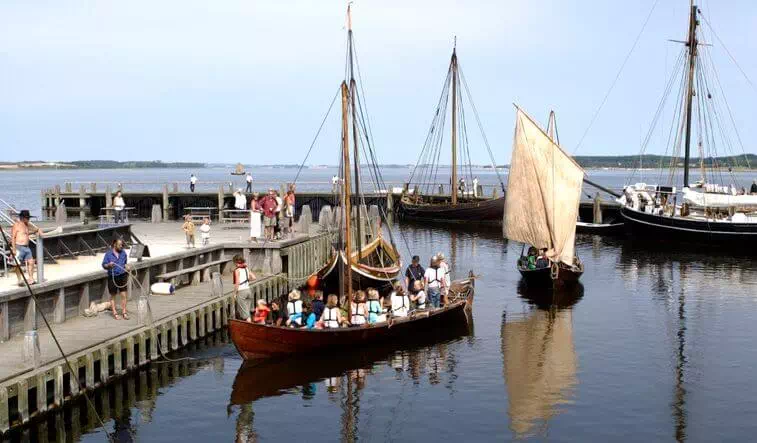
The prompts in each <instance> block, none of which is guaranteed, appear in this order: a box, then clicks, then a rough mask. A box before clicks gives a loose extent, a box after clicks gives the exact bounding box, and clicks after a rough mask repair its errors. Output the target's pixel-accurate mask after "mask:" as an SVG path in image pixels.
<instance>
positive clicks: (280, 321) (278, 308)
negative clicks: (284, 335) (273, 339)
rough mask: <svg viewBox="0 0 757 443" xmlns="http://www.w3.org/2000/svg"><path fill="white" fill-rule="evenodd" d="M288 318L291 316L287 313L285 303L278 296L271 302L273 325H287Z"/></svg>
mask: <svg viewBox="0 0 757 443" xmlns="http://www.w3.org/2000/svg"><path fill="white" fill-rule="evenodd" d="M287 320H289V316H288V315H287V310H286V307H285V306H284V303H283V302H282V301H281V300H279V299H278V298H276V299H274V300H273V301H272V302H271V325H272V326H281V325H285V324H286V323H287Z"/></svg>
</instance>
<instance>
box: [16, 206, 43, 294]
mask: <svg viewBox="0 0 757 443" xmlns="http://www.w3.org/2000/svg"><path fill="white" fill-rule="evenodd" d="M30 219H31V214H29V210H28V209H22V210H21V211H20V212H19V213H18V221H17V222H16V223H14V224H13V227H12V228H11V253H12V254H13V255H15V256H16V259H17V260H18V268H16V277H17V278H18V285H19V286H23V285H24V281H23V276H22V273H23V272H24V271H23V269H22V268H21V266H23V265H24V264H26V271H27V273H28V274H29V284H34V283H35V282H34V256H33V255H32V249H31V248H30V247H29V236H30V235H31V234H34V233H36V234H37V235H38V236H41V235H42V230H41V229H39V228H38V227H37V226H34V224H33V223H31V222H30V221H29V220H30Z"/></svg>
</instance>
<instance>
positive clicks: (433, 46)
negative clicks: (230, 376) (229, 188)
mask: <svg viewBox="0 0 757 443" xmlns="http://www.w3.org/2000/svg"><path fill="white" fill-rule="evenodd" d="M653 2H654V0H639V1H635V2H633V1H632V2H629V1H615V0H601V1H600V0H575V1H564V0H560V1H558V0H498V1H483V0H480V1H477V0H469V1H450V0H413V1H407V0H356V1H355V2H354V6H353V22H354V30H355V39H356V43H357V50H358V54H359V60H360V66H361V70H362V75H363V81H364V88H365V92H366V99H367V103H368V105H369V110H370V116H371V120H372V125H373V131H374V137H375V142H376V147H377V150H378V156H379V159H380V161H381V162H384V163H414V162H415V160H416V157H417V155H418V152H419V149H420V147H421V144H422V143H423V140H424V139H425V136H426V133H427V131H428V126H429V124H430V121H431V117H432V113H433V111H434V108H435V105H436V100H437V99H438V96H439V93H440V88H441V86H442V82H443V79H444V76H445V74H446V69H447V64H448V63H449V56H450V53H451V49H452V41H453V36H454V35H457V37H458V55H459V58H460V64H461V66H462V68H463V70H464V72H465V75H466V78H467V81H468V84H469V86H470V87H471V89H472V93H473V95H474V100H475V102H476V105H477V107H478V110H479V113H480V115H481V118H482V120H483V124H484V127H485V129H486V132H487V135H488V138H489V141H490V142H491V145H492V147H493V149H494V151H495V156H496V158H497V162H498V163H507V162H509V158H510V146H511V144H512V133H513V126H514V112H513V107H512V102H517V103H519V104H520V105H521V106H523V107H524V108H525V109H526V110H527V111H528V112H530V113H531V114H532V115H533V116H534V117H536V118H538V119H540V120H542V121H543V120H545V119H546V116H547V113H548V111H549V110H550V109H554V110H555V111H556V112H557V116H558V128H559V133H560V138H561V141H562V143H563V145H564V146H565V148H566V149H567V150H568V151H569V152H573V151H574V149H575V147H576V144H577V143H578V141H579V139H580V138H581V135H582V134H583V133H584V131H585V130H586V128H587V126H588V125H589V122H590V120H591V117H592V115H593V113H594V111H595V110H596V108H597V106H598V105H599V104H600V102H601V101H602V98H603V96H604V94H605V92H606V91H607V89H608V87H609V86H610V84H611V83H612V81H613V78H614V77H615V74H616V72H617V70H618V68H619V66H620V64H621V63H622V61H623V59H624V58H625V56H626V53H627V52H628V50H629V49H630V47H631V45H632V43H633V41H634V39H635V37H636V35H637V33H638V31H639V30H640V29H641V25H642V23H643V22H644V19H645V18H646V16H647V13H648V12H649V10H650V8H651V6H652V4H653ZM700 3H701V7H702V10H703V13H704V14H705V15H706V16H707V17H708V20H709V21H710V22H711V23H712V25H713V27H714V28H715V30H716V32H717V33H718V35H719V36H720V38H721V39H722V40H723V41H724V42H725V44H726V46H727V48H728V49H729V50H730V51H731V53H732V54H733V56H734V57H735V58H736V60H737V61H738V62H739V64H740V65H741V67H742V68H743V70H744V71H745V72H746V74H747V75H748V76H749V78H751V79H754V80H755V81H757V58H755V56H754V55H755V54H756V53H757V51H755V50H756V49H757V34H756V33H754V32H751V30H754V29H757V2H755V1H754V0H720V1H718V2H714V1H712V0H707V1H701V2H700ZM345 10H346V2H344V1H341V0H340V1H330V0H329V1H327V0H311V1H297V0H286V1H281V0H278V1H257V0H218V1H213V2H210V1H191V0H181V1H167V0H161V1H154V0H151V1H142V0H131V1H126V2H125V1H119V2H116V1H105V0H97V1H75V0H70V1H63V2H61V1H42V0H39V1H29V0H5V1H3V2H0V150H2V155H1V156H0V160H6V161H16V160H23V159H47V160H76V159H114V160H137V159H140V160H152V159H159V160H166V161H177V160H185V161H202V162H236V161H242V162H245V163H298V162H300V161H301V160H302V158H303V157H304V154H305V152H306V151H307V148H308V146H309V145H310V141H311V139H312V138H313V136H314V134H315V131H316V129H317V127H318V125H319V123H320V121H321V118H322V116H323V114H324V112H325V111H326V108H327V107H328V105H329V102H330V100H331V98H332V97H333V96H334V93H335V92H336V90H337V88H338V85H339V82H340V81H341V79H342V76H343V72H344V51H345V40H346V38H345V34H346V31H345V29H344V23H345ZM687 15H688V0H660V1H659V4H658V5H657V8H656V10H655V12H654V14H653V16H652V19H651V20H650V22H649V25H648V27H647V29H646V31H645V32H644V34H643V35H642V37H641V40H640V41H639V44H638V47H637V48H636V50H635V52H634V53H633V55H632V56H631V58H630V60H629V61H628V64H627V66H626V68H625V70H624V71H623V73H622V75H621V77H620V80H619V81H618V84H617V86H616V88H615V90H614V92H613V93H612V95H611V96H610V98H609V99H608V101H607V104H606V105H605V107H604V109H603V111H602V113H601V114H600V116H599V118H598V119H597V120H596V122H595V123H594V125H593V127H592V129H591V131H590V132H589V134H588V136H587V137H586V139H585V141H584V142H583V145H582V147H581V148H580V149H579V151H578V154H592V155H600V154H636V153H638V151H639V144H640V139H641V136H642V133H643V132H646V130H647V128H648V127H649V123H650V120H651V119H652V116H653V115H654V112H655V109H656V108H657V104H658V102H659V99H660V96H661V94H662V91H663V88H664V84H665V82H666V78H667V77H668V75H669V72H668V71H670V69H671V65H672V64H673V60H674V58H675V57H676V56H677V54H678V51H679V50H680V45H679V44H677V43H672V42H669V41H668V39H683V38H684V36H685V33H686V26H687ZM713 43H715V46H714V47H713V48H712V51H713V58H714V59H715V61H716V63H718V69H719V71H718V72H719V75H720V79H721V82H722V83H723V84H724V87H725V92H726V95H727V98H728V102H729V104H730V107H731V110H732V111H733V115H734V117H735V119H736V123H737V125H738V127H739V129H740V133H741V137H742V139H743V140H744V141H745V144H746V149H747V151H750V152H757V147H755V146H754V145H753V144H752V140H754V139H755V136H757V128H755V125H754V124H753V121H754V120H753V116H754V115H755V107H756V106H757V91H756V90H755V88H754V87H753V86H752V85H750V84H749V83H748V82H747V80H745V79H744V76H743V75H742V74H741V73H740V72H739V71H738V69H737V68H736V66H735V65H734V64H733V62H731V61H730V59H729V58H728V57H727V55H726V53H725V51H723V49H722V47H721V46H720V45H719V44H718V42H717V41H715V42H713ZM338 117H339V116H338V115H337V114H336V113H335V114H333V115H332V118H331V119H330V121H329V123H328V125H327V128H328V130H327V131H326V132H325V133H324V134H323V136H322V138H321V139H320V142H319V144H318V146H317V147H316V149H315V150H314V152H313V155H312V157H311V161H310V163H331V164H335V163H336V162H337V149H338V144H337V136H338V134H337V130H338V121H337V119H338ZM667 117H668V118H667V120H670V119H671V118H672V116H670V115H669V116H667ZM469 120H470V122H469V123H471V124H470V125H469V128H470V130H471V132H476V131H475V128H476V127H475V124H474V122H473V119H472V118H469ZM475 140H477V139H474V141H475ZM653 142H654V143H655V144H656V145H659V144H661V142H662V135H660V136H659V137H655V138H653ZM472 149H473V151H474V152H473V156H474V157H475V158H474V160H476V161H479V162H481V163H485V162H486V159H487V155H486V153H485V150H484V148H483V146H472ZM662 151H664V149H661V148H659V147H651V148H650V152H658V153H659V152H662ZM721 153H722V152H721ZM736 153H738V152H736Z"/></svg>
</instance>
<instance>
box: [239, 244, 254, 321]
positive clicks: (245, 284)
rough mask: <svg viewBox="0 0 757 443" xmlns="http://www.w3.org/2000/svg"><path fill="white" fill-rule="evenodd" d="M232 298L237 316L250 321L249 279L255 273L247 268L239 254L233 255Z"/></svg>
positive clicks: (251, 278) (250, 292) (250, 294)
mask: <svg viewBox="0 0 757 443" xmlns="http://www.w3.org/2000/svg"><path fill="white" fill-rule="evenodd" d="M234 264H236V266H237V267H236V269H234V298H235V299H236V306H237V317H238V318H239V319H244V320H246V321H249V322H252V317H250V311H251V309H252V291H250V281H252V280H255V279H256V278H257V277H255V274H254V273H253V272H252V271H250V270H249V269H247V263H245V261H244V257H242V256H241V255H235V256H234Z"/></svg>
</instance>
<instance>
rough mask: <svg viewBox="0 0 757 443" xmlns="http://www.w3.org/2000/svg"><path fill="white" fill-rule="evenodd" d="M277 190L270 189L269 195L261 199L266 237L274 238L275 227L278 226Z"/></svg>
mask: <svg viewBox="0 0 757 443" xmlns="http://www.w3.org/2000/svg"><path fill="white" fill-rule="evenodd" d="M277 206H278V202H277V201H276V191H274V190H273V188H271V189H269V190H268V195H266V196H265V197H263V199H262V200H261V201H260V209H262V210H263V228H264V229H265V239H266V240H273V234H274V232H273V231H274V229H275V226H276V207H277Z"/></svg>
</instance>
